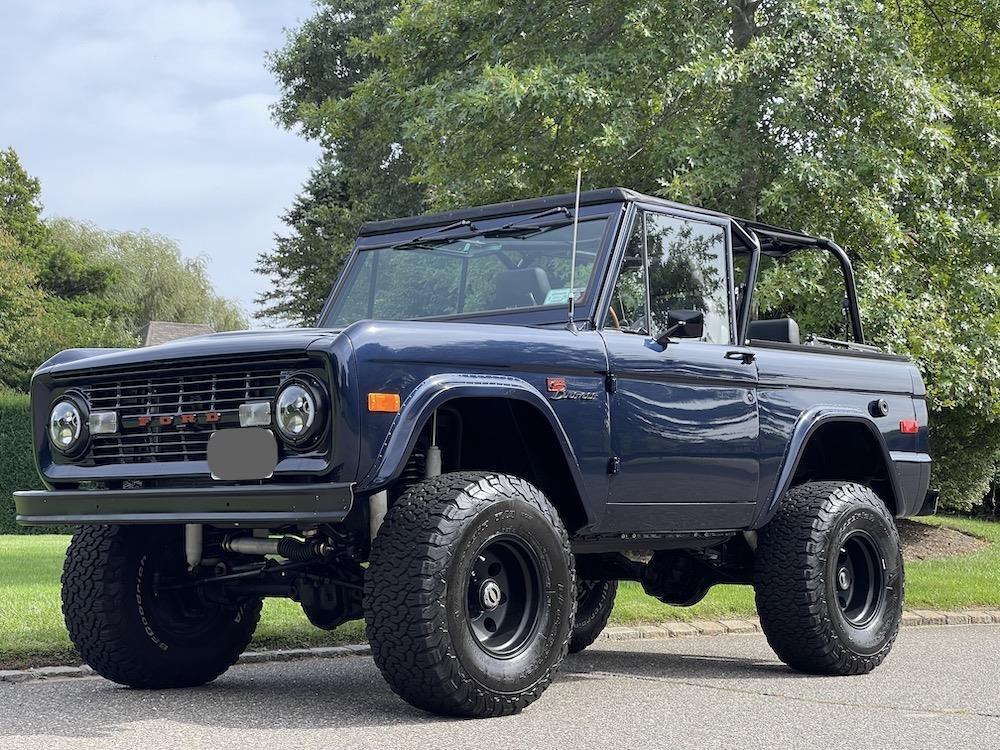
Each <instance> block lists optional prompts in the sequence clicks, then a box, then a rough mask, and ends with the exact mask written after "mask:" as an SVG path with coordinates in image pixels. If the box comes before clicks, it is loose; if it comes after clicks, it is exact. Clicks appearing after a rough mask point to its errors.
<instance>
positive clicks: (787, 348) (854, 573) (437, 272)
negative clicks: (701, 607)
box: [17, 189, 934, 716]
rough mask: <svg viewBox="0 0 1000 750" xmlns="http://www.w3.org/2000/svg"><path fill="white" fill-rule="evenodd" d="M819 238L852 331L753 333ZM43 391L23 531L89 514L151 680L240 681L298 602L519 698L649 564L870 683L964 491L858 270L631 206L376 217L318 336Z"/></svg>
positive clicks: (260, 342)
mask: <svg viewBox="0 0 1000 750" xmlns="http://www.w3.org/2000/svg"><path fill="white" fill-rule="evenodd" d="M807 248H809V249H814V250H824V251H829V252H830V253H832V255H833V257H834V258H835V259H836V260H837V261H838V262H839V266H840V268H841V270H842V272H843V281H844V289H843V290H842V291H843V292H845V293H846V301H845V304H844V311H845V319H846V325H847V328H848V329H849V331H850V334H851V335H850V336H848V337H847V338H851V339H853V340H851V341H837V340H832V339H830V338H818V337H811V338H809V339H808V340H807V341H806V343H804V344H803V343H800V341H799V331H798V327H797V325H796V323H795V321H793V320H791V319H790V318H783V319H777V320H753V317H754V315H753V310H754V309H755V307H756V306H755V298H754V290H755V282H756V279H757V276H758V268H759V265H760V263H761V260H762V258H764V257H770V258H781V257H784V256H787V255H789V254H792V253H795V252H796V251H798V250H802V249H807ZM737 271H738V273H737ZM838 303H839V297H838ZM838 308H839V304H838ZM31 392H32V404H33V407H32V408H33V411H34V441H35V446H36V449H37V460H38V466H39V470H40V472H41V475H42V478H43V479H44V481H45V484H46V485H47V487H48V489H46V490H44V491H39V492H21V493H18V494H17V510H18V514H19V515H18V519H19V521H20V522H21V523H23V524H74V525H77V526H78V527H79V528H78V530H77V532H76V534H75V536H74V537H73V542H72V544H71V546H70V549H69V552H68V556H67V560H66V565H65V572H64V575H63V602H64V605H63V606H64V612H65V616H66V624H67V626H68V628H69V632H70V635H71V637H72V639H73V642H74V643H75V644H76V646H77V648H78V649H79V652H80V654H81V656H82V657H83V658H84V659H85V660H86V661H87V663H89V664H90V665H91V666H92V667H93V668H94V669H95V670H96V671H97V672H99V673H100V674H102V675H104V676H105V677H107V678H109V679H111V680H115V681H116V682H120V683H123V684H125V685H132V686H137V687H156V688H160V687H176V686H188V685H197V684H201V683H204V682H207V681H210V680H212V679H214V678H216V677H217V676H218V675H220V674H221V673H222V672H224V671H225V670H226V669H227V668H228V667H229V666H230V665H231V664H233V663H234V662H235V661H236V659H237V658H238V656H239V654H240V653H241V651H243V649H244V648H245V647H246V646H247V644H248V643H249V641H250V638H251V636H252V634H253V631H254V627H255V626H256V624H257V621H258V618H259V616H260V610H261V600H262V598H263V597H267V596H276V597H287V598H291V599H293V600H295V601H297V602H300V603H301V606H302V608H303V610H304V611H305V614H306V615H307V616H308V618H309V620H310V621H311V622H312V623H313V624H315V625H316V626H317V627H320V628H327V629H331V628H335V627H337V626H338V625H340V624H342V623H344V622H346V621H348V620H352V619H357V618H361V617H364V619H365V622H366V625H367V634H368V638H369V640H370V641H371V645H372V651H373V654H374V658H375V663H376V664H377V665H378V667H379V669H380V670H381V671H382V673H383V675H384V676H385V678H386V680H387V681H388V682H389V685H390V686H391V687H392V689H393V690H394V691H395V692H397V693H398V694H399V695H400V696H402V697H403V698H404V699H406V700H407V701H409V702H410V703H412V704H413V705H415V706H418V707H421V708H424V709H427V710H429V711H434V712H438V713H443V714H452V715H464V716H498V715H503V714H509V713H513V712H516V711H519V710H520V709H522V708H523V707H525V706H526V705H528V704H529V703H531V702H532V701H533V700H535V699H536V698H537V697H538V696H539V695H540V694H541V693H542V691H543V690H544V689H545V688H546V686H547V685H548V684H549V682H550V680H551V679H552V675H553V673H554V671H555V670H556V668H557V667H558V666H559V664H560V662H561V661H562V659H563V658H564V656H565V655H566V653H567V651H579V650H580V649H583V648H585V647H586V646H588V645H589V644H590V643H591V642H593V640H594V639H595V638H596V637H597V635H598V634H599V632H600V631H601V629H602V628H603V627H604V625H605V623H606V622H607V619H608V616H609V614H610V612H611V608H612V605H613V603H614V598H615V591H616V587H617V585H618V581H621V580H626V581H637V582H638V583H639V584H640V585H641V586H642V587H643V589H644V590H645V591H646V593H648V594H649V595H650V596H653V597H656V598H657V599H660V600H661V601H663V602H668V603H670V604H676V605H689V604H694V603H695V602H697V601H699V600H700V599H701V598H702V597H703V596H704V595H705V593H706V592H707V591H708V590H709V588H710V587H712V586H713V585H714V584H716V583H737V584H750V585H753V586H754V587H755V589H756V594H757V607H758V610H759V614H760V619H761V623H762V626H763V629H764V631H765V632H766V634H767V637H768V640H769V642H770V644H771V645H772V646H773V648H774V650H775V651H776V652H777V654H778V656H779V657H780V658H781V659H782V660H784V661H785V662H786V663H787V664H789V665H790V666H792V667H793V668H795V669H798V670H802V671H806V672H813V673H820V674H857V673H862V672H867V671H869V670H871V669H873V668H874V667H875V666H877V665H878V664H879V663H880V662H881V661H882V660H883V659H884V658H885V656H886V654H887V653H888V652H889V649H890V648H891V646H892V643H893V640H894V639H895V637H896V633H897V629H898V627H899V622H900V615H901V608H902V602H903V561H902V558H901V555H900V546H899V539H898V536H897V534H896V530H895V527H894V524H893V517H894V516H895V517H905V516H910V515H914V514H918V513H921V512H932V511H933V506H934V497H933V495H931V494H928V493H927V486H928V476H929V469H930V462H929V457H928V453H927V411H926V407H925V403H924V389H923V384H922V382H921V379H920V375H919V373H918V372H917V369H916V368H915V367H914V366H913V365H912V364H911V363H910V362H908V361H907V360H906V359H904V358H901V357H896V356H891V355H888V354H884V353H881V352H879V351H878V350H876V349H875V348H873V347H871V346H867V345H865V344H864V338H863V333H862V327H861V320H860V317H859V314H858V307H857V299H856V293H855V288H854V278H853V275H852V272H851V266H850V263H849V262H848V259H847V256H846V255H845V254H844V252H843V251H842V250H841V249H840V248H839V247H837V245H835V244H834V243H833V242H830V241H829V240H824V239H820V238H815V237H809V236H806V235H803V234H799V233H797V232H793V231H787V230H783V229H777V228H774V227H770V226H766V225H763V224H759V223H755V222H751V221H744V220H740V219H737V218H734V217H730V216H725V215H721V214H718V213H713V212H710V211H705V210H701V209H696V208H692V207H689V206H682V205H677V204H674V203H670V202H666V201H663V200H659V199H656V198H652V197H649V196H645V195H640V194H637V193H634V192H631V191H628V190H623V189H607V190H597V191H593V192H587V193H583V194H582V195H581V196H573V195H562V196H556V197H548V198H541V199H536V200H527V201H519V202H515V203H506V204H500V205H493V206H485V207H480V208H472V209H467V210H461V211H455V212H451V213H446V214H438V215H432V216H421V217H416V218H408V219H399V220H393V221H383V222H376V223H371V224H366V225H365V226H364V227H363V228H362V230H361V233H360V236H359V237H358V240H357V244H356V247H355V250H354V252H353V254H352V256H351V258H350V261H349V262H348V264H347V267H346V268H345V270H344V272H343V273H342V274H341V277H340V279H339V280H338V282H337V283H336V285H335V287H334V289H333V292H332V294H331V295H330V298H329V301H328V303H327V304H326V307H325V309H324V311H323V313H322V315H321V318H320V321H319V327H318V328H315V329H307V330H289V331H254V332H246V333H225V334H216V335H212V336H205V337H202V338H196V339H189V340H185V341H179V342H174V343H169V344H165V345H162V346H157V347H152V348H147V349H135V350H70V351H66V352H62V353H61V354H59V355H57V356H56V357H54V358H53V359H51V360H50V361H48V362H47V363H45V364H44V365H43V366H42V367H41V368H40V369H39V370H38V372H37V373H36V374H35V377H34V379H33V381H32V386H31ZM365 563H367V567H366V566H365Z"/></svg>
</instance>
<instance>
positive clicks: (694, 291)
mask: <svg viewBox="0 0 1000 750" xmlns="http://www.w3.org/2000/svg"><path fill="white" fill-rule="evenodd" d="M646 235H647V237H646V252H647V254H648V259H649V298H650V312H651V315H652V328H653V331H652V333H653V334H654V335H655V334H656V333H658V332H660V331H663V330H665V329H666V328H667V327H668V323H667V320H668V317H669V313H670V311H671V310H700V311H701V312H703V313H704V314H705V335H704V337H703V338H702V340H703V341H707V342H709V343H714V344H728V343H729V342H730V340H731V336H730V319H731V310H730V296H729V283H728V276H729V274H728V263H727V255H726V233H725V230H724V229H723V228H722V227H719V226H715V225H714V224H703V223H701V222H697V221H688V220H686V219H679V218H675V217H671V216H664V215H661V214H652V213H649V214H647V215H646Z"/></svg>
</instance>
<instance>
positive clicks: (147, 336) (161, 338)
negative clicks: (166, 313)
mask: <svg viewBox="0 0 1000 750" xmlns="http://www.w3.org/2000/svg"><path fill="white" fill-rule="evenodd" d="M206 333H215V329H214V328H212V326H210V325H208V324H207V323H172V322H170V321H164V320H151V321H149V323H148V324H147V325H146V326H144V327H143V329H142V330H141V331H139V335H140V336H141V337H142V345H143V346H155V345H156V344H165V343H167V342H168V341H174V340H176V339H186V338H188V337H190V336H202V335H204V334H206Z"/></svg>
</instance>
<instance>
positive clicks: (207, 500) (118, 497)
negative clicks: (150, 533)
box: [14, 483, 354, 526]
mask: <svg viewBox="0 0 1000 750" xmlns="http://www.w3.org/2000/svg"><path fill="white" fill-rule="evenodd" d="M353 502H354V485H353V484H350V483H342V484H270V485H241V486H233V485H226V486H216V487H211V486H210V487H184V488H163V489H137V490H51V491H49V490H38V491H34V490H33V491H25V492H15V493H14V505H15V507H16V509H17V522H18V523H19V524H21V525H22V526H63V525H70V526H72V525H90V524H98V525H100V524H178V523H205V524H219V525H233V526H247V525H280V524H310V523H338V522H340V521H343V520H344V519H345V518H346V517H347V514H348V513H349V512H350V510H351V505H352V504H353Z"/></svg>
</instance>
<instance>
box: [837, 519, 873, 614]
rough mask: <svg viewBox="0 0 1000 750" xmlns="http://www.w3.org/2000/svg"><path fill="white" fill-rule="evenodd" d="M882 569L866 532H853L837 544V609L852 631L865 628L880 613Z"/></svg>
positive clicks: (870, 538) (869, 535) (870, 536)
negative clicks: (853, 628)
mask: <svg viewBox="0 0 1000 750" xmlns="http://www.w3.org/2000/svg"><path fill="white" fill-rule="evenodd" d="M883 565H884V559H883V556H882V553H881V550H880V549H879V545H878V542H876V541H875V538H874V537H873V536H872V535H871V534H869V533H868V532H867V531H864V530H862V529H855V530H854V531H851V532H850V533H849V534H848V535H847V536H845V537H844V539H843V541H842V542H841V543H840V551H839V552H838V553H837V564H836V574H835V580H834V586H835V588H836V591H837V594H836V596H837V606H838V607H839V608H840V612H841V615H843V617H844V619H845V620H846V621H847V622H848V623H850V624H851V625H852V626H853V627H856V628H863V627H865V626H866V625H867V624H868V623H869V622H871V620H872V618H873V617H875V616H876V615H877V614H878V612H879V610H880V609H881V606H882V600H883V598H884V597H885V575H884V571H883Z"/></svg>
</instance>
